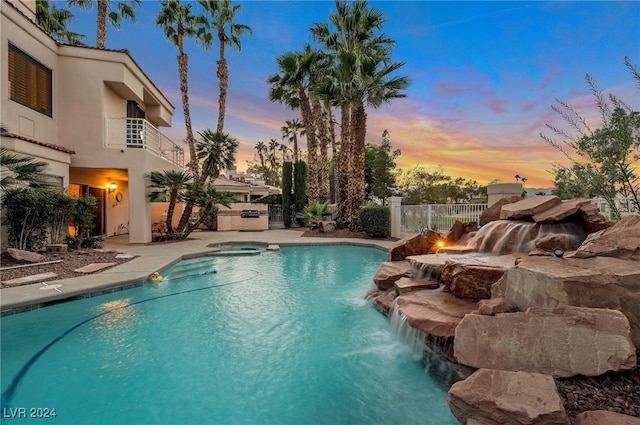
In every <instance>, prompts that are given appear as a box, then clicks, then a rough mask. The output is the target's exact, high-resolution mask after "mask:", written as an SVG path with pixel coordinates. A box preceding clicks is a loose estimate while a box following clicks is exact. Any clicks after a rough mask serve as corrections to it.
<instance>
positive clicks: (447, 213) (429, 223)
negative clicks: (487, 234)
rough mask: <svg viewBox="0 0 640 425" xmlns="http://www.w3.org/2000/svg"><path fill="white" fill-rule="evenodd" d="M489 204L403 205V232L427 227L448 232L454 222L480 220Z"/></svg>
mask: <svg viewBox="0 0 640 425" xmlns="http://www.w3.org/2000/svg"><path fill="white" fill-rule="evenodd" d="M486 209H487V204H431V205H402V206H401V207H400V226H401V230H402V232H403V233H418V232H423V231H425V230H427V229H430V230H435V231H437V232H446V231H447V230H449V229H451V226H453V223H455V222H456V221H461V222H463V223H467V222H470V221H475V222H478V221H480V214H482V212H483V211H484V210H486Z"/></svg>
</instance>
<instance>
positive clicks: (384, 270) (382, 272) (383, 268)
mask: <svg viewBox="0 0 640 425" xmlns="http://www.w3.org/2000/svg"><path fill="white" fill-rule="evenodd" d="M402 277H411V265H410V264H409V262H408V261H385V262H383V263H380V265H379V266H378V270H377V271H376V274H375V276H374V277H373V282H374V283H375V284H376V286H377V287H378V288H379V289H391V288H393V285H394V284H395V283H396V281H397V280H398V279H400V278H402Z"/></svg>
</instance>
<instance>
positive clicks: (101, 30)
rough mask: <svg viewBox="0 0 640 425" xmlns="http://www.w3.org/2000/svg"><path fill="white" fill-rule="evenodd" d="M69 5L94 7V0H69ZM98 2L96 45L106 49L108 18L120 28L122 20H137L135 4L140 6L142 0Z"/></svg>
mask: <svg viewBox="0 0 640 425" xmlns="http://www.w3.org/2000/svg"><path fill="white" fill-rule="evenodd" d="M67 3H68V4H69V6H72V5H76V6H78V7H79V8H80V9H93V3H94V0H67ZM95 3H97V5H98V6H97V9H98V13H97V26H96V47H97V48H98V49H104V48H105V45H106V42H107V20H108V21H109V23H110V24H111V26H113V28H115V29H116V30H119V29H120V27H121V25H122V21H131V22H135V21H136V12H135V11H134V9H133V7H134V6H139V5H140V4H141V3H142V2H141V0H120V1H115V0H95Z"/></svg>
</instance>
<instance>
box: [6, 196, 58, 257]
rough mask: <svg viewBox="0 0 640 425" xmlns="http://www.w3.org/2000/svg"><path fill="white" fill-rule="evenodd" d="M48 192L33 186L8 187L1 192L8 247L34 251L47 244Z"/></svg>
mask: <svg viewBox="0 0 640 425" xmlns="http://www.w3.org/2000/svg"><path fill="white" fill-rule="evenodd" d="M50 198H51V192H49V191H46V190H36V189H23V188H17V189H13V188H12V189H8V190H5V191H4V193H3V194H2V208H3V209H4V217H3V219H2V224H3V225H5V226H7V239H8V243H9V246H11V247H14V248H18V249H22V250H26V251H36V250H38V249H41V248H43V247H44V246H45V244H46V243H47V237H48V234H47V230H48V224H49V222H48V220H49V212H50V202H49V200H50Z"/></svg>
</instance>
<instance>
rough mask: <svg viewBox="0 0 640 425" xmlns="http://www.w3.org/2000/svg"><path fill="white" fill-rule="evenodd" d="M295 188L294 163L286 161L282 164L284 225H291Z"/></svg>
mask: <svg viewBox="0 0 640 425" xmlns="http://www.w3.org/2000/svg"><path fill="white" fill-rule="evenodd" d="M292 189H293V163H292V162H290V161H285V162H284V164H282V218H283V220H284V227H291V221H292V220H291V204H292V202H291V201H292V197H293V193H292Z"/></svg>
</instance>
